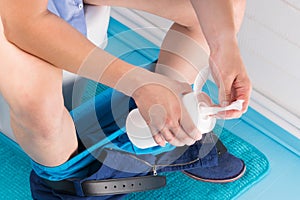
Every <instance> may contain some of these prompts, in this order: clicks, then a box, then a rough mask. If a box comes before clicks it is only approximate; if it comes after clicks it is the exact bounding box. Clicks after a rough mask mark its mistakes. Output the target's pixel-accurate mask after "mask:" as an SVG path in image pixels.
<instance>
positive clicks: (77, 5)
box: [48, 0, 87, 36]
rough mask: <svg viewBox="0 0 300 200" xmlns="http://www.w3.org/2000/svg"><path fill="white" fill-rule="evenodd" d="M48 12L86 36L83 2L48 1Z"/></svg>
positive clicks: (70, 0) (67, 0)
mask: <svg viewBox="0 0 300 200" xmlns="http://www.w3.org/2000/svg"><path fill="white" fill-rule="evenodd" d="M48 10H49V11H50V12H52V13H54V14H55V15H57V16H59V17H60V18H62V19H64V20H65V21H66V22H68V23H69V24H70V25H71V26H73V27H74V28H75V29H77V30H78V31H79V32H81V33H82V34H83V35H85V36H86V35H87V28H86V21H85V16H84V4H83V0H49V2H48Z"/></svg>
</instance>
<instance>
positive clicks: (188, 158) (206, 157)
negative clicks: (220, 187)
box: [30, 133, 218, 200]
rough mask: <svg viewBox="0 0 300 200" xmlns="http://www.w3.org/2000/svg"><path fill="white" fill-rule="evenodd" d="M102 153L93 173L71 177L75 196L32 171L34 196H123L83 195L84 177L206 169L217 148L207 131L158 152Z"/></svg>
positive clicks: (82, 198) (212, 163) (44, 198)
mask: <svg viewBox="0 0 300 200" xmlns="http://www.w3.org/2000/svg"><path fill="white" fill-rule="evenodd" d="M178 155H180V156H178ZM101 156H103V157H104V158H102V159H99V160H102V163H101V162H99V161H98V160H97V161H95V162H94V163H92V164H91V165H94V166H95V170H94V171H93V170H91V171H92V172H91V173H90V174H89V176H87V177H85V178H79V179H72V182H73V183H74V186H75V188H76V191H77V195H76V196H74V195H68V194H63V193H61V192H58V191H54V190H53V189H51V188H49V187H48V186H47V185H46V184H45V183H44V182H43V179H42V178H40V177H39V176H38V175H37V174H36V173H35V172H34V171H32V172H31V175H30V185H31V192H32V197H33V199H42V200H48V199H49V200H54V199H66V200H67V199H72V200H77V199H78V200H96V199H97V200H100V199H122V198H123V197H125V195H126V194H122V195H113V196H112V195H110V196H99V197H85V196H84V194H83V192H82V188H81V183H82V182H84V181H87V180H104V179H111V178H124V177H135V176H145V175H151V174H153V173H160V172H170V171H179V170H186V169H196V168H206V167H213V166H216V165H218V154H217V149H216V147H215V146H214V141H213V138H212V135H211V134H210V133H208V134H206V135H205V136H204V138H203V139H202V140H201V141H197V142H196V143H195V144H194V145H192V146H190V147H188V148H187V147H179V148H175V149H174V150H172V151H169V152H165V153H162V154H159V155H151V154H144V155H134V154H130V153H125V152H122V151H118V150H114V149H104V150H103V153H102V154H101ZM173 160H174V161H173ZM200 170H201V169H200Z"/></svg>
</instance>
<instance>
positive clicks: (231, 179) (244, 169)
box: [182, 165, 246, 183]
mask: <svg viewBox="0 0 300 200" xmlns="http://www.w3.org/2000/svg"><path fill="white" fill-rule="evenodd" d="M245 172H246V165H244V167H243V169H242V171H241V172H240V173H239V174H238V175H237V176H236V177H233V178H230V179H207V178H200V177H198V176H195V175H193V174H190V173H188V172H186V171H182V173H183V174H185V175H187V176H189V177H190V178H192V179H195V180H197V181H203V182H209V183H230V182H234V181H236V180H238V179H240V178H241V177H242V176H243V175H244V174H245Z"/></svg>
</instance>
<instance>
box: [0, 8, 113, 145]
mask: <svg viewBox="0 0 300 200" xmlns="http://www.w3.org/2000/svg"><path fill="white" fill-rule="evenodd" d="M85 13H86V21H87V37H88V39H89V40H90V41H91V42H93V43H94V44H96V45H97V46H99V47H100V48H104V47H105V46H106V43H105V41H106V38H107V29H108V24H109V17H110V7H108V6H85ZM100 45H101V46H100ZM75 81H76V89H77V88H78V83H79V84H80V87H85V83H86V79H84V78H81V77H78V76H77V75H75V74H72V73H69V72H66V71H64V74H63V86H62V87H63V95H64V100H65V106H66V107H67V108H68V109H69V110H70V109H71V108H72V102H73V103H74V102H80V99H74V97H75V98H80V95H73V94H72V92H73V86H74V82H75ZM0 132H1V133H3V134H4V135H6V136H8V137H10V138H11V139H13V140H15V137H14V135H13V132H12V129H11V127H10V117H9V107H8V104H7V103H6V101H5V100H4V98H3V96H2V95H1V93H0Z"/></svg>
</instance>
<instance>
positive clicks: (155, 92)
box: [132, 74, 202, 146]
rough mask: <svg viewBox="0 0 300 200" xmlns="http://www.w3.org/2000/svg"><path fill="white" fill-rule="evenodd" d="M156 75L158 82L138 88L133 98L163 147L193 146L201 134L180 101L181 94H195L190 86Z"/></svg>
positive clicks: (155, 138)
mask: <svg viewBox="0 0 300 200" xmlns="http://www.w3.org/2000/svg"><path fill="white" fill-rule="evenodd" d="M153 76H157V79H154V80H157V81H156V82H152V83H148V84H144V85H142V86H141V87H139V88H137V89H136V90H135V91H134V93H133V94H132V97H133V98H134V100H135V102H136V104H137V106H138V108H139V111H140V113H141V115H142V116H143V118H144V119H145V121H146V122H147V124H148V125H149V127H150V129H151V132H152V135H153V138H154V140H155V141H156V143H157V144H159V145H160V146H164V145H165V142H166V141H167V142H168V143H170V144H172V145H174V146H183V145H192V144H194V143H195V141H197V140H199V139H201V137H202V135H201V133H200V131H199V130H198V129H197V128H196V126H195V125H194V123H193V121H192V119H191V117H190V115H189V114H188V112H187V110H186V109H185V107H184V106H183V103H182V100H181V99H182V95H184V94H187V93H189V92H192V89H191V87H190V85H189V84H187V83H182V82H178V81H174V80H171V79H168V78H167V77H164V76H162V75H158V74H153ZM161 79H164V80H163V81H161Z"/></svg>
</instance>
